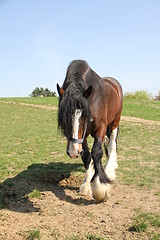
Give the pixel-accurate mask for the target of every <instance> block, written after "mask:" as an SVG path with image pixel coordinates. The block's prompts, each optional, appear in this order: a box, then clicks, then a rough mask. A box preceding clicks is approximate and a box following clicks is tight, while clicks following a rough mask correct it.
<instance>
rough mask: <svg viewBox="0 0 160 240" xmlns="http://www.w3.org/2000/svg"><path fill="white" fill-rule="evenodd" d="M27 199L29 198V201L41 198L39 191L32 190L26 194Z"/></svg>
mask: <svg viewBox="0 0 160 240" xmlns="http://www.w3.org/2000/svg"><path fill="white" fill-rule="evenodd" d="M28 197H29V198H30V199H33V198H40V197H41V193H40V191H39V190H37V189H34V190H33V191H32V192H31V193H29V194H28Z"/></svg>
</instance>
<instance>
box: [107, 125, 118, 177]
mask: <svg viewBox="0 0 160 240" xmlns="http://www.w3.org/2000/svg"><path fill="white" fill-rule="evenodd" d="M116 136H117V128H115V129H114V130H113V131H112V133H111V136H110V141H109V147H108V155H109V157H108V161H107V165H106V168H105V172H106V175H107V177H108V178H109V179H110V180H111V181H113V180H115V178H116V173H115V169H117V168H118V164H117V153H116Z"/></svg>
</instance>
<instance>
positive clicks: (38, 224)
mask: <svg viewBox="0 0 160 240" xmlns="http://www.w3.org/2000/svg"><path fill="white" fill-rule="evenodd" d="M34 107H35V106H34ZM36 107H40V106H39V105H37V106H36ZM43 107H44V106H43ZM46 108H48V109H49V107H46ZM123 120H125V121H133V122H136V121H141V122H142V121H143V122H144V123H145V122H146V121H147V120H142V119H138V120H137V119H136V120H135V118H129V117H122V121H123ZM149 122H150V123H151V122H153V121H149ZM147 123H148V122H147ZM42 179H43V176H42ZM55 179H56V180H55ZM82 181H83V179H81V180H80V179H79V180H78V179H77V178H75V177H73V176H67V177H66V176H61V177H60V178H59V179H58V180H57V176H55V177H54V176H53V177H52V181H50V180H46V182H44V180H43V181H42V182H38V183H33V182H31V183H30V182H28V183H25V182H21V181H19V179H18V178H17V179H16V177H15V179H12V185H14V186H15V187H12V191H10V186H9V184H8V185H7V186H5V184H3V183H2V184H1V187H0V190H1V189H2V191H3V188H5V194H6V197H7V198H8V199H9V204H8V205H6V207H5V208H3V209H2V210H0V240H4V239H7V240H8V239H9V240H14V239H15V240H23V239H29V238H28V236H29V233H30V232H31V230H35V229H36V230H38V231H39V232H40V239H42V240H51V239H60V240H61V239H62V240H63V239H78V238H73V235H77V236H79V239H86V238H85V237H86V236H87V234H92V235H94V236H101V237H106V238H107V239H110V240H122V239H123V240H129V239H134V240H139V239H148V237H147V235H146V234H145V233H141V234H140V233H136V232H131V231H129V227H130V226H131V225H132V218H133V217H134V216H136V215H137V210H138V209H140V211H141V212H143V211H144V212H157V213H159V212H160V204H159V201H158V197H157V196H155V195H154V190H147V189H146V190H145V189H143V190H142V189H141V190H138V189H137V188H133V187H129V186H125V185H123V184H122V183H121V182H120V181H119V180H118V179H117V180H116V182H115V183H114V184H113V185H112V188H111V196H110V197H109V199H108V200H107V201H106V202H105V203H96V202H95V201H94V200H93V199H92V198H91V197H90V198H88V197H84V196H81V195H80V194H78V193H77V190H78V188H79V187H80V185H81V183H82ZM10 184H11V183H10ZM6 188H8V190H6ZM35 188H36V189H38V190H39V191H40V192H41V197H40V198H33V199H30V198H28V195H27V193H28V192H30V190H31V189H32V190H33V189H35ZM17 192H20V197H18V198H16V197H15V195H16V193H17ZM69 237H70V238H69ZM71 237H72V238H71Z"/></svg>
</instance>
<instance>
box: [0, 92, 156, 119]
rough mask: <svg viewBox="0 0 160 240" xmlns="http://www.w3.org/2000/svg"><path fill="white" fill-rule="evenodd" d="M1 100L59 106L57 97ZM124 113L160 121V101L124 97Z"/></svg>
mask: <svg viewBox="0 0 160 240" xmlns="http://www.w3.org/2000/svg"><path fill="white" fill-rule="evenodd" d="M0 101H4V102H12V103H17V104H18V103H27V104H38V105H44V106H56V107H58V98H57V97H47V98H40V97H35V98H0ZM122 115H124V116H131V117H138V118H144V119H148V120H156V121H160V101H155V100H148V99H147V100H144V99H143V98H142V99H141V98H138V99H137V98H128V97H124V101H123V110H122Z"/></svg>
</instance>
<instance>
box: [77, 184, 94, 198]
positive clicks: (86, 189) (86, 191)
mask: <svg viewBox="0 0 160 240" xmlns="http://www.w3.org/2000/svg"><path fill="white" fill-rule="evenodd" d="M78 192H79V193H81V194H82V195H85V196H88V197H92V190H91V185H90V183H88V182H85V183H83V184H82V185H81V187H80V189H79V191H78Z"/></svg>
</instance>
